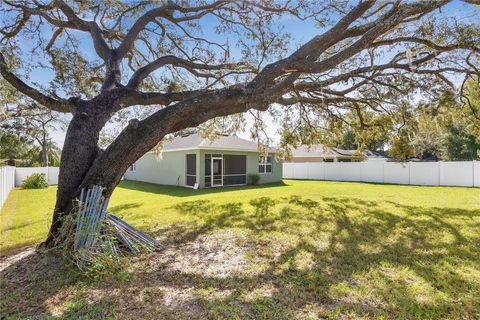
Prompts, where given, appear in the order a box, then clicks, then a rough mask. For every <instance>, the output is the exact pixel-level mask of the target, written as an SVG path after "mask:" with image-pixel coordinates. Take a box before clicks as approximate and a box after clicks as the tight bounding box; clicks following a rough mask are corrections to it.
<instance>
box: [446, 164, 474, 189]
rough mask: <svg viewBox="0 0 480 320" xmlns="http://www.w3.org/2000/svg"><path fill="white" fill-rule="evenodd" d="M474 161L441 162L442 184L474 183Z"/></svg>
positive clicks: (462, 184)
mask: <svg viewBox="0 0 480 320" xmlns="http://www.w3.org/2000/svg"><path fill="white" fill-rule="evenodd" d="M474 164H475V163H474V162H473V161H449V162H439V165H440V185H441V186H464V187H471V186H473V185H474V183H473V182H474V181H473V179H474Z"/></svg>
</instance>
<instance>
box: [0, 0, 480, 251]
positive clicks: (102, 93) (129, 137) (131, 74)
mask: <svg viewBox="0 0 480 320" xmlns="http://www.w3.org/2000/svg"><path fill="white" fill-rule="evenodd" d="M449 3H450V1H447V0H441V1H433V0H432V1H413V2H401V1H391V2H376V1H372V0H369V1H360V2H349V1H345V2H338V1H335V2H332V3H330V2H327V1H325V2H321V3H320V4H318V3H314V2H310V1H295V2H283V1H279V2H276V1H274V0H269V1H262V2H257V1H234V0H220V1H191V2H189V1H164V2H156V1H153V2H152V1H138V2H130V1H128V2H127V1H125V2H123V1H119V2H118V3H117V4H116V5H106V4H103V3H102V2H95V1H92V2H75V1H62V0H53V1H13V0H8V1H7V0H5V1H4V2H3V4H2V5H1V13H2V15H3V16H4V19H2V20H3V25H2V26H1V27H0V30H1V34H2V35H3V38H2V40H1V43H2V48H3V49H2V52H1V60H0V71H1V74H2V76H3V79H4V80H5V81H6V82H8V83H9V85H11V86H13V87H14V88H16V89H17V90H18V91H20V92H21V93H23V94H24V95H26V96H28V97H29V98H31V99H33V100H35V101H37V102H38V103H40V104H42V105H43V106H44V107H46V108H49V109H51V110H55V111H59V112H65V113H72V114H73V118H72V120H71V122H70V125H69V128H68V131H67V134H66V139H65V145H64V148H63V154H62V162H61V166H60V177H59V188H58V194H57V203H56V208H55V213H54V218H53V223H52V227H51V230H50V235H49V239H48V242H49V243H50V242H51V240H52V239H53V238H54V237H55V236H57V234H58V230H59V228H60V226H61V224H62V223H61V221H62V219H61V218H62V216H63V215H65V214H68V213H69V212H70V211H71V208H72V200H73V199H74V198H75V197H76V195H77V194H78V191H79V188H81V187H86V186H89V185H92V184H99V185H102V186H104V187H106V188H107V195H109V194H111V192H112V191H113V190H114V188H115V186H116V185H117V184H118V182H119V181H120V179H121V177H122V175H123V173H124V172H125V170H126V169H127V168H128V167H129V166H130V165H131V164H132V163H133V162H135V161H136V160H137V159H138V158H139V157H141V156H142V155H143V154H145V153H146V152H147V151H149V150H151V149H152V148H153V147H155V146H156V145H157V144H158V143H159V142H160V141H161V140H162V139H163V138H164V137H165V136H166V135H168V134H170V133H173V132H176V131H178V130H181V129H184V128H188V127H194V126H198V125H200V124H202V123H204V122H205V121H208V120H210V119H214V118H216V117H224V116H229V115H233V114H236V113H243V112H246V111H249V110H252V109H255V110H258V111H266V110H268V108H269V107H270V106H272V105H274V104H281V105H284V106H285V107H286V108H287V109H288V110H290V109H291V108H299V111H300V113H301V114H304V115H307V116H312V114H314V115H316V116H318V117H319V118H321V119H325V120H332V121H345V119H344V117H343V116H344V114H345V113H346V112H347V111H350V110H354V111H355V113H356V114H357V115H358V119H359V121H360V124H361V126H367V125H368V124H367V123H364V121H365V120H364V119H365V117H364V116H363V115H364V113H365V112H367V111H375V112H380V113H382V112H383V113H386V114H389V113H391V112H392V110H393V106H395V104H396V102H398V101H399V99H401V97H404V96H408V95H413V94H415V93H418V92H419V91H422V92H429V93H432V94H434V93H435V92H438V91H440V90H445V88H449V90H452V89H451V87H452V86H453V88H455V85H454V84H453V80H452V75H453V78H455V79H458V78H461V79H465V80H468V79H475V76H478V59H479V44H480V41H479V37H480V35H479V33H480V32H479V30H480V28H479V27H478V21H477V22H474V23H472V22H471V21H462V20H461V19H459V18H457V17H455V16H448V17H447V16H446V13H444V12H443V11H442V7H444V6H446V5H448V4H449ZM462 5H465V6H467V5H468V4H466V3H464V4H462ZM283 17H287V18H289V19H298V21H310V23H311V24H310V25H311V28H313V26H314V25H315V26H317V27H318V35H316V36H314V37H313V38H312V39H311V40H310V41H307V42H306V43H304V44H303V45H301V46H299V47H298V49H296V50H294V51H293V52H291V51H290V50H291V48H289V47H288V46H287V44H288V43H289V42H290V41H291V38H290V35H289V34H288V33H287V32H285V31H284V30H282V28H280V27H279V21H280V20H281V18H283ZM332 17H334V18H333V19H332ZM212 26H213V27H212ZM51 30H53V31H51ZM215 33H217V34H215ZM221 35H226V37H227V38H226V43H221V41H218V38H222V37H221ZM86 37H88V39H89V40H88V41H87V40H85V39H86ZM26 39H31V41H32V42H34V44H35V45H34V46H33V49H32V50H31V52H27V50H23V49H22V46H25V44H24V43H22V41H25V40H26ZM231 39H234V41H235V42H236V46H237V48H239V49H240V53H237V54H232V52H231V51H232V50H233V49H234V47H233V46H231V45H230V43H229V41H230V40H231ZM87 45H91V46H93V50H91V51H93V52H94V53H95V54H96V56H97V57H98V58H95V57H92V55H93V52H90V51H89V50H88V48H85V47H86V46H87ZM274 57H276V58H274ZM32 67H42V68H47V69H51V70H53V71H54V79H53V80H52V82H51V83H50V87H51V88H50V92H51V93H50V94H46V93H43V91H44V90H43V89H36V88H34V86H33V85H30V84H27V83H26V82H25V81H24V80H21V78H23V77H25V76H26V73H27V70H28V69H29V68H32ZM22 73H23V74H22ZM462 88H463V86H462ZM55 92H56V93H55ZM58 95H61V96H63V97H60V96H58ZM138 105H144V106H145V105H155V106H157V108H158V110H157V111H156V112H154V113H153V114H152V115H151V116H149V117H147V118H146V119H144V120H141V121H134V122H132V123H131V125H130V126H128V127H127V128H126V129H125V130H124V131H123V132H122V133H121V134H120V135H119V136H118V137H117V138H116V140H115V141H114V142H113V143H111V144H110V145H109V146H108V147H107V148H106V149H105V150H100V149H99V147H98V140H99V133H100V131H101V130H102V128H103V127H104V126H105V124H106V122H107V121H109V119H111V117H112V116H113V115H114V114H115V113H116V112H119V111H120V110H122V109H125V108H128V107H130V106H138ZM284 129H285V131H287V132H288V131H291V130H293V129H294V128H293V126H292V125H291V124H288V123H287V122H286V124H285V128H284ZM285 137H286V138H285V139H284V140H285V141H284V142H285V143H288V135H285Z"/></svg>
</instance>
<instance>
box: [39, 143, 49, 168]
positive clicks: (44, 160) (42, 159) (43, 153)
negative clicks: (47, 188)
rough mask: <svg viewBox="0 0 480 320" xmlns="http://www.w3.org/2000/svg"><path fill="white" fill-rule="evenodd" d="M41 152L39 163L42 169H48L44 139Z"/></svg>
mask: <svg viewBox="0 0 480 320" xmlns="http://www.w3.org/2000/svg"><path fill="white" fill-rule="evenodd" d="M41 147H42V151H41V162H42V167H48V148H47V141H46V139H45V138H44V139H43V141H42V145H41Z"/></svg>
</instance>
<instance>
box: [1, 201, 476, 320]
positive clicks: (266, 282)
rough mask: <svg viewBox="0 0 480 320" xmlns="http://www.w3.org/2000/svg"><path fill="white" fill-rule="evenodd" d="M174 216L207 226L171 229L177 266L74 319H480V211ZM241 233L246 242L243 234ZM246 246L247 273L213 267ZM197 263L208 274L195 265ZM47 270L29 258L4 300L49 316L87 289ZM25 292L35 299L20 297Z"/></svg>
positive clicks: (134, 280)
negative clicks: (223, 234)
mask: <svg viewBox="0 0 480 320" xmlns="http://www.w3.org/2000/svg"><path fill="white" fill-rule="evenodd" d="M266 204H268V205H266ZM174 208H175V209H176V210H178V211H179V212H180V213H182V214H186V215H192V216H194V217H196V218H197V222H196V223H192V225H188V226H183V227H182V228H180V227H179V228H173V229H172V230H170V231H171V232H172V234H173V233H175V232H176V235H175V239H176V242H175V243H174V244H172V245H171V246H170V247H167V248H166V249H165V252H166V251H168V250H170V251H172V252H171V253H170V254H171V256H170V258H168V259H166V258H165V257H164V256H165V254H166V253H165V252H160V253H158V254H152V255H149V256H145V257H140V258H139V260H138V261H139V262H138V263H137V264H138V265H140V266H141V267H134V268H132V269H131V270H132V271H131V276H130V278H129V279H128V280H126V281H102V282H97V283H93V284H91V285H90V287H88V288H86V289H85V290H86V291H89V290H91V291H101V292H103V294H102V295H101V296H100V297H99V298H97V299H94V301H93V302H91V303H86V304H85V302H84V301H85V299H83V300H81V301H83V302H82V303H78V304H76V306H77V307H71V308H70V309H68V310H67V311H66V313H65V315H68V316H72V318H73V317H74V316H76V315H77V316H78V315H81V314H89V315H93V316H95V315H102V316H103V315H104V314H102V313H101V312H105V311H106V310H109V311H110V312H111V313H112V314H113V313H114V314H115V315H116V316H117V317H120V318H122V317H124V318H131V317H137V318H150V319H155V318H158V317H162V318H166V319H182V318H185V319H191V318H197V319H207V318H210V319H217V318H218V319H219V318H242V319H291V318H294V317H302V316H303V317H305V318H307V317H308V316H311V317H314V316H317V317H324V318H341V317H344V318H345V317H352V318H355V317H365V318H372V317H379V318H381V317H384V318H421V319H438V318H475V317H476V315H478V313H479V312H480V301H478V299H477V297H478V292H480V278H479V277H478V273H476V272H477V271H475V270H478V269H479V268H480V247H479V246H478V243H479V242H478V241H480V235H479V234H478V227H479V224H480V211H479V210H465V209H451V208H426V207H414V206H406V205H401V204H398V203H393V202H386V203H377V202H374V201H364V200H360V199H351V198H348V199H347V198H332V197H329V198H327V197H325V198H323V199H322V201H314V200H311V199H307V198H302V197H298V196H292V197H290V198H285V199H282V200H275V201H273V200H272V199H267V198H266V197H260V198H257V199H253V200H252V201H251V202H250V203H249V205H244V204H242V203H238V202H230V203H227V204H215V203H212V202H210V201H207V200H202V201H200V202H198V201H189V202H184V203H180V204H178V205H176V206H175V207H174ZM221 230H232V231H229V232H231V234H232V239H231V241H230V240H229V239H224V238H222V239H224V240H215V241H213V244H214V245H215V246H214V247H212V243H209V242H208V240H209V237H210V235H212V234H215V232H220V231H221ZM236 230H243V231H242V232H243V233H245V234H246V236H244V237H243V238H238V237H237V236H236V233H235V232H236ZM243 233H242V234H243ZM198 239H200V240H198ZM220 241H227V242H229V243H227V244H225V243H219V242H220ZM239 243H240V244H239ZM236 245H240V246H243V247H244V248H243V249H244V251H245V255H244V257H243V258H242V259H244V261H243V260H242V261H243V262H245V261H246V262H248V263H249V264H248V266H247V265H246V267H245V270H243V271H242V272H236V273H229V274H227V275H226V276H218V275H217V274H211V273H209V272H208V270H204V269H203V268H204V267H203V266H205V265H214V264H215V263H219V259H223V260H228V259H232V260H235V259H238V255H239V253H238V251H233V252H230V251H231V250H232V247H234V246H236ZM217 246H219V247H220V248H221V249H217V248H218V247H217ZM185 248H188V250H187V249H185ZM219 250H220V251H222V252H217V251H219ZM229 250H230V251H229ZM242 252H243V251H242ZM219 254H220V255H221V257H223V258H218V255H219ZM222 255H223V256H222ZM194 256H195V257H197V258H198V257H200V259H201V260H200V261H201V262H202V264H201V265H202V266H199V267H198V268H195V263H196V262H195V261H196V260H194V261H191V259H192V258H193V257H194ZM162 257H163V258H162ZM160 258H162V259H160ZM32 259H33V258H32ZM35 259H38V258H35ZM249 259H250V260H249ZM235 261H236V260H235ZM221 262H224V261H221ZM246 262H245V263H246ZM35 264H36V265H39V267H38V268H36V269H35V270H33V271H32V270H27V269H29V268H30V266H31V265H35ZM221 266H222V267H223V266H225V264H221ZM226 266H227V268H228V264H226ZM187 267H188V268H187ZM45 268H47V269H48V268H49V265H42V263H41V261H38V260H26V261H23V260H22V261H20V262H18V263H17V264H16V265H15V266H11V267H9V268H8V270H6V271H3V272H2V273H1V276H2V280H3V278H4V276H6V277H5V278H6V279H5V280H3V282H5V286H6V287H7V288H8V290H10V291H11V292H12V294H11V296H10V299H9V300H6V301H3V302H2V304H3V305H2V309H4V310H6V311H7V313H6V314H12V313H15V312H18V313H19V312H23V313H24V314H32V315H33V314H37V315H38V314H41V313H48V312H49V310H48V309H47V308H45V303H46V301H49V300H51V299H52V297H53V296H55V294H57V293H58V292H60V291H62V290H64V289H65V288H66V287H68V286H72V285H75V283H76V282H75V281H77V280H75V279H69V278H67V279H65V280H62V279H63V278H62V276H61V274H62V272H64V271H63V270H61V269H59V267H58V266H52V269H51V270H49V271H48V273H47V274H46V276H47V278H48V279H56V278H57V277H60V278H59V279H60V280H54V281H46V280H45V278H43V276H44V272H45V271H44V270H43V269H45ZM20 274H21V275H22V276H19V275H20ZM476 274H477V276H476ZM12 275H15V277H16V280H12V279H13V278H12ZM63 281H65V282H63ZM69 281H70V282H69ZM3 287H4V286H3V285H2V289H3ZM28 290H30V291H28ZM27 292H33V293H27ZM21 296H27V297H28V299H26V301H22V302H19V301H16V300H17V299H18V297H21ZM60 300H61V299H60ZM87 300H88V299H87ZM78 306H82V307H78ZM25 310H27V311H25ZM32 311H35V312H32ZM29 312H30V313H29Z"/></svg>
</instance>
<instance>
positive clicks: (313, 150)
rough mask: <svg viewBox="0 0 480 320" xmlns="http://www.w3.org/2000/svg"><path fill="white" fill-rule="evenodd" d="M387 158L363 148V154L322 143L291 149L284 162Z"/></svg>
mask: <svg viewBox="0 0 480 320" xmlns="http://www.w3.org/2000/svg"><path fill="white" fill-rule="evenodd" d="M387 159H388V158H387V157H385V156H383V155H381V154H380V153H377V152H373V151H370V150H365V151H364V153H363V154H360V153H358V152H357V150H344V149H340V148H329V147H326V146H324V145H322V144H316V145H312V146H300V147H298V148H296V149H294V150H292V157H291V158H290V160H288V161H285V162H359V161H366V160H367V161H369V160H383V161H386V160H387Z"/></svg>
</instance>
